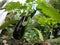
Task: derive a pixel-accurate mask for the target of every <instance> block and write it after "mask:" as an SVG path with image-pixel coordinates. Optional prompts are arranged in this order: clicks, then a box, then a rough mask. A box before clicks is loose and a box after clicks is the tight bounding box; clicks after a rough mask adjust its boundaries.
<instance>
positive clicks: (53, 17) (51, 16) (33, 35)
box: [0, 0, 60, 42]
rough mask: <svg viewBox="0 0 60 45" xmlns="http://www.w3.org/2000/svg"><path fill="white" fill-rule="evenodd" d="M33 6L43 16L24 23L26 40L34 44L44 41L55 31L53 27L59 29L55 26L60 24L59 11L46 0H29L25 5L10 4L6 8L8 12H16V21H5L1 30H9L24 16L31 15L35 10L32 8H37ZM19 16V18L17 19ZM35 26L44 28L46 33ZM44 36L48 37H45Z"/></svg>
mask: <svg viewBox="0 0 60 45" xmlns="http://www.w3.org/2000/svg"><path fill="white" fill-rule="evenodd" d="M34 1H35V2H34ZM33 4H37V6H36V10H38V11H39V12H40V13H41V14H39V15H36V16H35V17H33V18H30V17H29V18H28V21H26V22H24V23H23V25H24V26H25V25H26V31H25V35H24V38H25V39H26V40H27V41H29V42H30V41H31V42H34V41H37V40H39V41H44V39H45V38H46V37H48V36H47V35H48V34H49V32H50V31H52V30H53V27H57V26H55V25H56V24H57V23H58V22H60V13H59V9H58V10H57V9H56V8H55V7H53V6H51V5H50V4H47V3H46V2H45V0H37V1H36V0H27V1H26V3H25V4H24V5H22V4H20V3H19V2H10V3H9V4H8V5H7V7H6V11H11V10H14V11H15V12H14V16H15V19H14V20H10V21H8V20H7V21H5V23H4V24H3V25H2V26H1V27H0V29H4V28H6V27H7V28H8V26H9V25H10V24H11V25H12V24H16V23H17V22H18V20H19V19H20V18H21V17H22V16H23V15H30V14H31V13H32V12H33V10H34V9H32V8H35V7H34V6H33ZM17 15H18V16H19V17H17ZM46 16H48V17H46ZM33 19H34V21H35V22H34V23H32V20H33ZM35 24H39V25H40V26H43V27H44V31H45V33H43V32H44V31H43V30H42V29H38V28H39V27H38V28H35V27H36V26H35ZM22 33H23V32H22ZM44 35H46V36H45V37H44Z"/></svg>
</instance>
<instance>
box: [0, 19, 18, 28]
mask: <svg viewBox="0 0 60 45" xmlns="http://www.w3.org/2000/svg"><path fill="white" fill-rule="evenodd" d="M17 22H18V20H10V21H6V22H5V23H3V25H2V26H0V29H4V28H5V27H7V26H9V25H10V24H16V23H17Z"/></svg>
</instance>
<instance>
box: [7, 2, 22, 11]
mask: <svg viewBox="0 0 60 45" xmlns="http://www.w3.org/2000/svg"><path fill="white" fill-rule="evenodd" d="M21 6H22V5H21V4H20V3H19V2H10V3H9V4H8V5H7V7H6V10H7V11H10V10H14V9H20V7H21Z"/></svg>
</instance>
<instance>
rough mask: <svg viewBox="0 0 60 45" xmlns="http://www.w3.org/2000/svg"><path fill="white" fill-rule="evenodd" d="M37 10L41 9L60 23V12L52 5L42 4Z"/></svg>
mask: <svg viewBox="0 0 60 45" xmlns="http://www.w3.org/2000/svg"><path fill="white" fill-rule="evenodd" d="M37 9H41V10H40V11H42V12H43V13H44V14H46V15H47V16H50V17H52V18H54V19H55V20H57V21H58V22H60V14H59V12H58V11H57V10H56V9H55V8H53V7H52V6H51V5H49V4H46V3H43V2H40V4H39V5H38V6H37Z"/></svg>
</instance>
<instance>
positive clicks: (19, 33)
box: [13, 10, 36, 40]
mask: <svg viewBox="0 0 60 45" xmlns="http://www.w3.org/2000/svg"><path fill="white" fill-rule="evenodd" d="M35 13H36V10H35V11H34V12H33V13H31V15H30V17H31V18H32V17H33V15H34V14H35ZM28 17H29V16H23V17H22V18H21V19H20V21H19V22H18V23H17V25H16V27H15V30H14V32H13V37H14V38H15V39H17V40H20V39H21V38H22V37H23V35H24V32H25V28H26V26H23V25H22V23H23V22H25V21H27V20H28Z"/></svg>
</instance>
